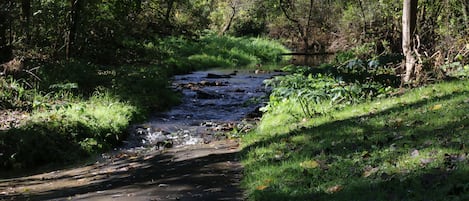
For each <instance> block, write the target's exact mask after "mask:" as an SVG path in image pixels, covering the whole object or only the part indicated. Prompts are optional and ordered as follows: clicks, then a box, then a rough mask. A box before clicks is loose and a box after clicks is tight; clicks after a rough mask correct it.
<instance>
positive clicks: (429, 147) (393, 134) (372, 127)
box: [242, 80, 469, 200]
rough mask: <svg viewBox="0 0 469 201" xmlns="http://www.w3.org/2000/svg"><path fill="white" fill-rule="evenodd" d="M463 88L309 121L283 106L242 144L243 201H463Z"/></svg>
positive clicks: (468, 167)
mask: <svg viewBox="0 0 469 201" xmlns="http://www.w3.org/2000/svg"><path fill="white" fill-rule="evenodd" d="M468 86H469V81H467V80H463V81H453V82H445V83H439V84H433V85H429V86H426V87H421V88H416V89H413V90H409V91H408V92H406V93H405V94H403V95H402V96H396V97H390V98H384V99H379V100H375V101H371V102H364V103H361V104H356V105H353V106H347V107H345V108H343V109H342V110H340V111H335V110H331V111H330V114H329V115H327V116H318V117H315V118H311V119H304V118H302V117H301V116H297V115H298V114H301V113H302V111H301V109H296V108H297V105H298V103H297V102H296V101H291V100H287V101H285V102H282V103H281V106H279V107H276V108H275V109H274V110H272V111H269V112H268V113H267V114H265V115H264V117H263V119H262V122H261V123H260V125H259V127H258V129H257V130H256V131H255V132H252V133H250V134H248V135H246V136H245V137H244V138H243V146H244V148H243V153H242V154H243V156H242V161H243V164H244V167H245V174H244V175H245V176H244V178H243V181H242V185H243V187H244V188H245V189H246V193H247V195H248V199H249V200H311V199H314V200H466V199H468V198H469V197H468V196H467V195H469V188H468V185H467V184H468V183H469V175H468V174H467V171H469V164H468V160H469V159H468V155H467V152H468V149H467V143H468V142H469V138H468V137H469V136H468V135H467V134H466V133H467V132H468V128H469V127H468V126H469V121H468V115H467V112H466V111H467V109H469V108H468V104H467V97H468V93H469V88H468ZM285 108H290V109H289V110H286V109H285ZM331 109H332V108H331Z"/></svg>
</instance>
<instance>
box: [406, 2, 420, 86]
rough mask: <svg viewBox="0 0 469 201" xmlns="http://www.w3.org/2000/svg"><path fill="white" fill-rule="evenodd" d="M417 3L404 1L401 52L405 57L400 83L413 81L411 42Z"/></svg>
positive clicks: (412, 50)
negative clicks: (403, 71)
mask: <svg viewBox="0 0 469 201" xmlns="http://www.w3.org/2000/svg"><path fill="white" fill-rule="evenodd" d="M417 3H418V0H404V7H403V12H402V51H403V54H404V57H405V64H404V68H405V75H404V79H403V80H402V81H403V82H404V83H408V82H409V81H411V79H413V76H414V74H415V72H414V71H415V65H416V62H417V59H416V58H415V54H414V48H413V42H412V41H413V38H414V31H415V26H416V23H417Z"/></svg>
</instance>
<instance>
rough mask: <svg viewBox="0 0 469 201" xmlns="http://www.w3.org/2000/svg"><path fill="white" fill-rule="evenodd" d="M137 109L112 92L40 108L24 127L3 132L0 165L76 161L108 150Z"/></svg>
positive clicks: (25, 165) (26, 165)
mask: <svg viewBox="0 0 469 201" xmlns="http://www.w3.org/2000/svg"><path fill="white" fill-rule="evenodd" d="M136 109H137V108H135V107H134V106H131V105H129V104H127V103H124V102H122V101H121V100H119V99H116V98H115V97H113V95H112V94H111V93H109V92H96V93H95V94H94V95H93V96H92V97H90V98H89V99H87V100H83V99H78V98H76V99H75V100H73V101H68V102H67V103H66V104H63V103H62V104H61V103H59V102H57V103H55V104H53V105H48V107H41V108H37V110H36V111H35V112H34V113H33V114H32V117H31V119H30V120H29V121H28V122H26V123H25V125H24V126H22V127H19V128H15V129H11V130H8V131H6V132H2V133H0V150H2V155H1V156H0V158H1V161H2V164H0V167H1V168H7V169H8V168H32V167H36V166H38V165H44V164H49V163H53V162H55V163H63V162H73V161H76V160H77V159H79V158H82V157H84V156H89V155H90V154H92V153H97V152H100V151H103V150H107V149H109V148H111V147H113V146H115V145H117V144H118V143H120V142H121V140H122V139H123V138H124V137H125V135H124V134H125V131H126V128H127V127H128V126H129V124H130V122H131V120H132V119H135V115H136V114H137V113H136V112H137V110H136Z"/></svg>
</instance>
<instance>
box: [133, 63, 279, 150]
mask: <svg viewBox="0 0 469 201" xmlns="http://www.w3.org/2000/svg"><path fill="white" fill-rule="evenodd" d="M279 74H280V73H277V72H263V71H259V70H239V69H215V70H208V71H196V72H193V73H190V74H185V75H176V76H174V77H173V80H172V88H173V89H174V90H176V91H178V92H180V93H181V96H182V97H181V103H180V104H179V105H177V106H174V107H172V108H171V109H170V110H169V111H167V112H163V113H157V114H154V115H153V116H151V118H150V119H149V120H148V121H147V122H145V123H142V124H137V125H134V126H133V127H132V128H131V129H130V132H129V133H130V136H129V138H128V140H127V141H126V142H125V147H126V148H139V147H140V148H143V147H146V148H148V147H151V148H157V149H160V148H161V146H167V147H169V146H171V147H172V146H183V145H194V144H201V143H205V144H207V143H210V142H212V141H216V140H222V139H226V138H227V136H228V135H230V136H235V137H236V135H237V134H239V133H243V132H248V131H249V130H250V129H252V128H253V127H254V125H255V121H256V120H258V119H259V118H260V117H261V115H262V114H261V113H260V111H259V108H260V107H262V106H263V105H264V104H265V101H266V100H267V99H268V91H269V89H268V88H266V87H265V85H264V84H263V81H264V80H266V79H269V78H272V77H273V76H276V75H279Z"/></svg>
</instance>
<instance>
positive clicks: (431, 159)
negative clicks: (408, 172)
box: [420, 158, 435, 165]
mask: <svg viewBox="0 0 469 201" xmlns="http://www.w3.org/2000/svg"><path fill="white" fill-rule="evenodd" d="M433 161H435V159H434V158H422V159H420V163H422V165H427V164H429V163H432V162H433Z"/></svg>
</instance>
